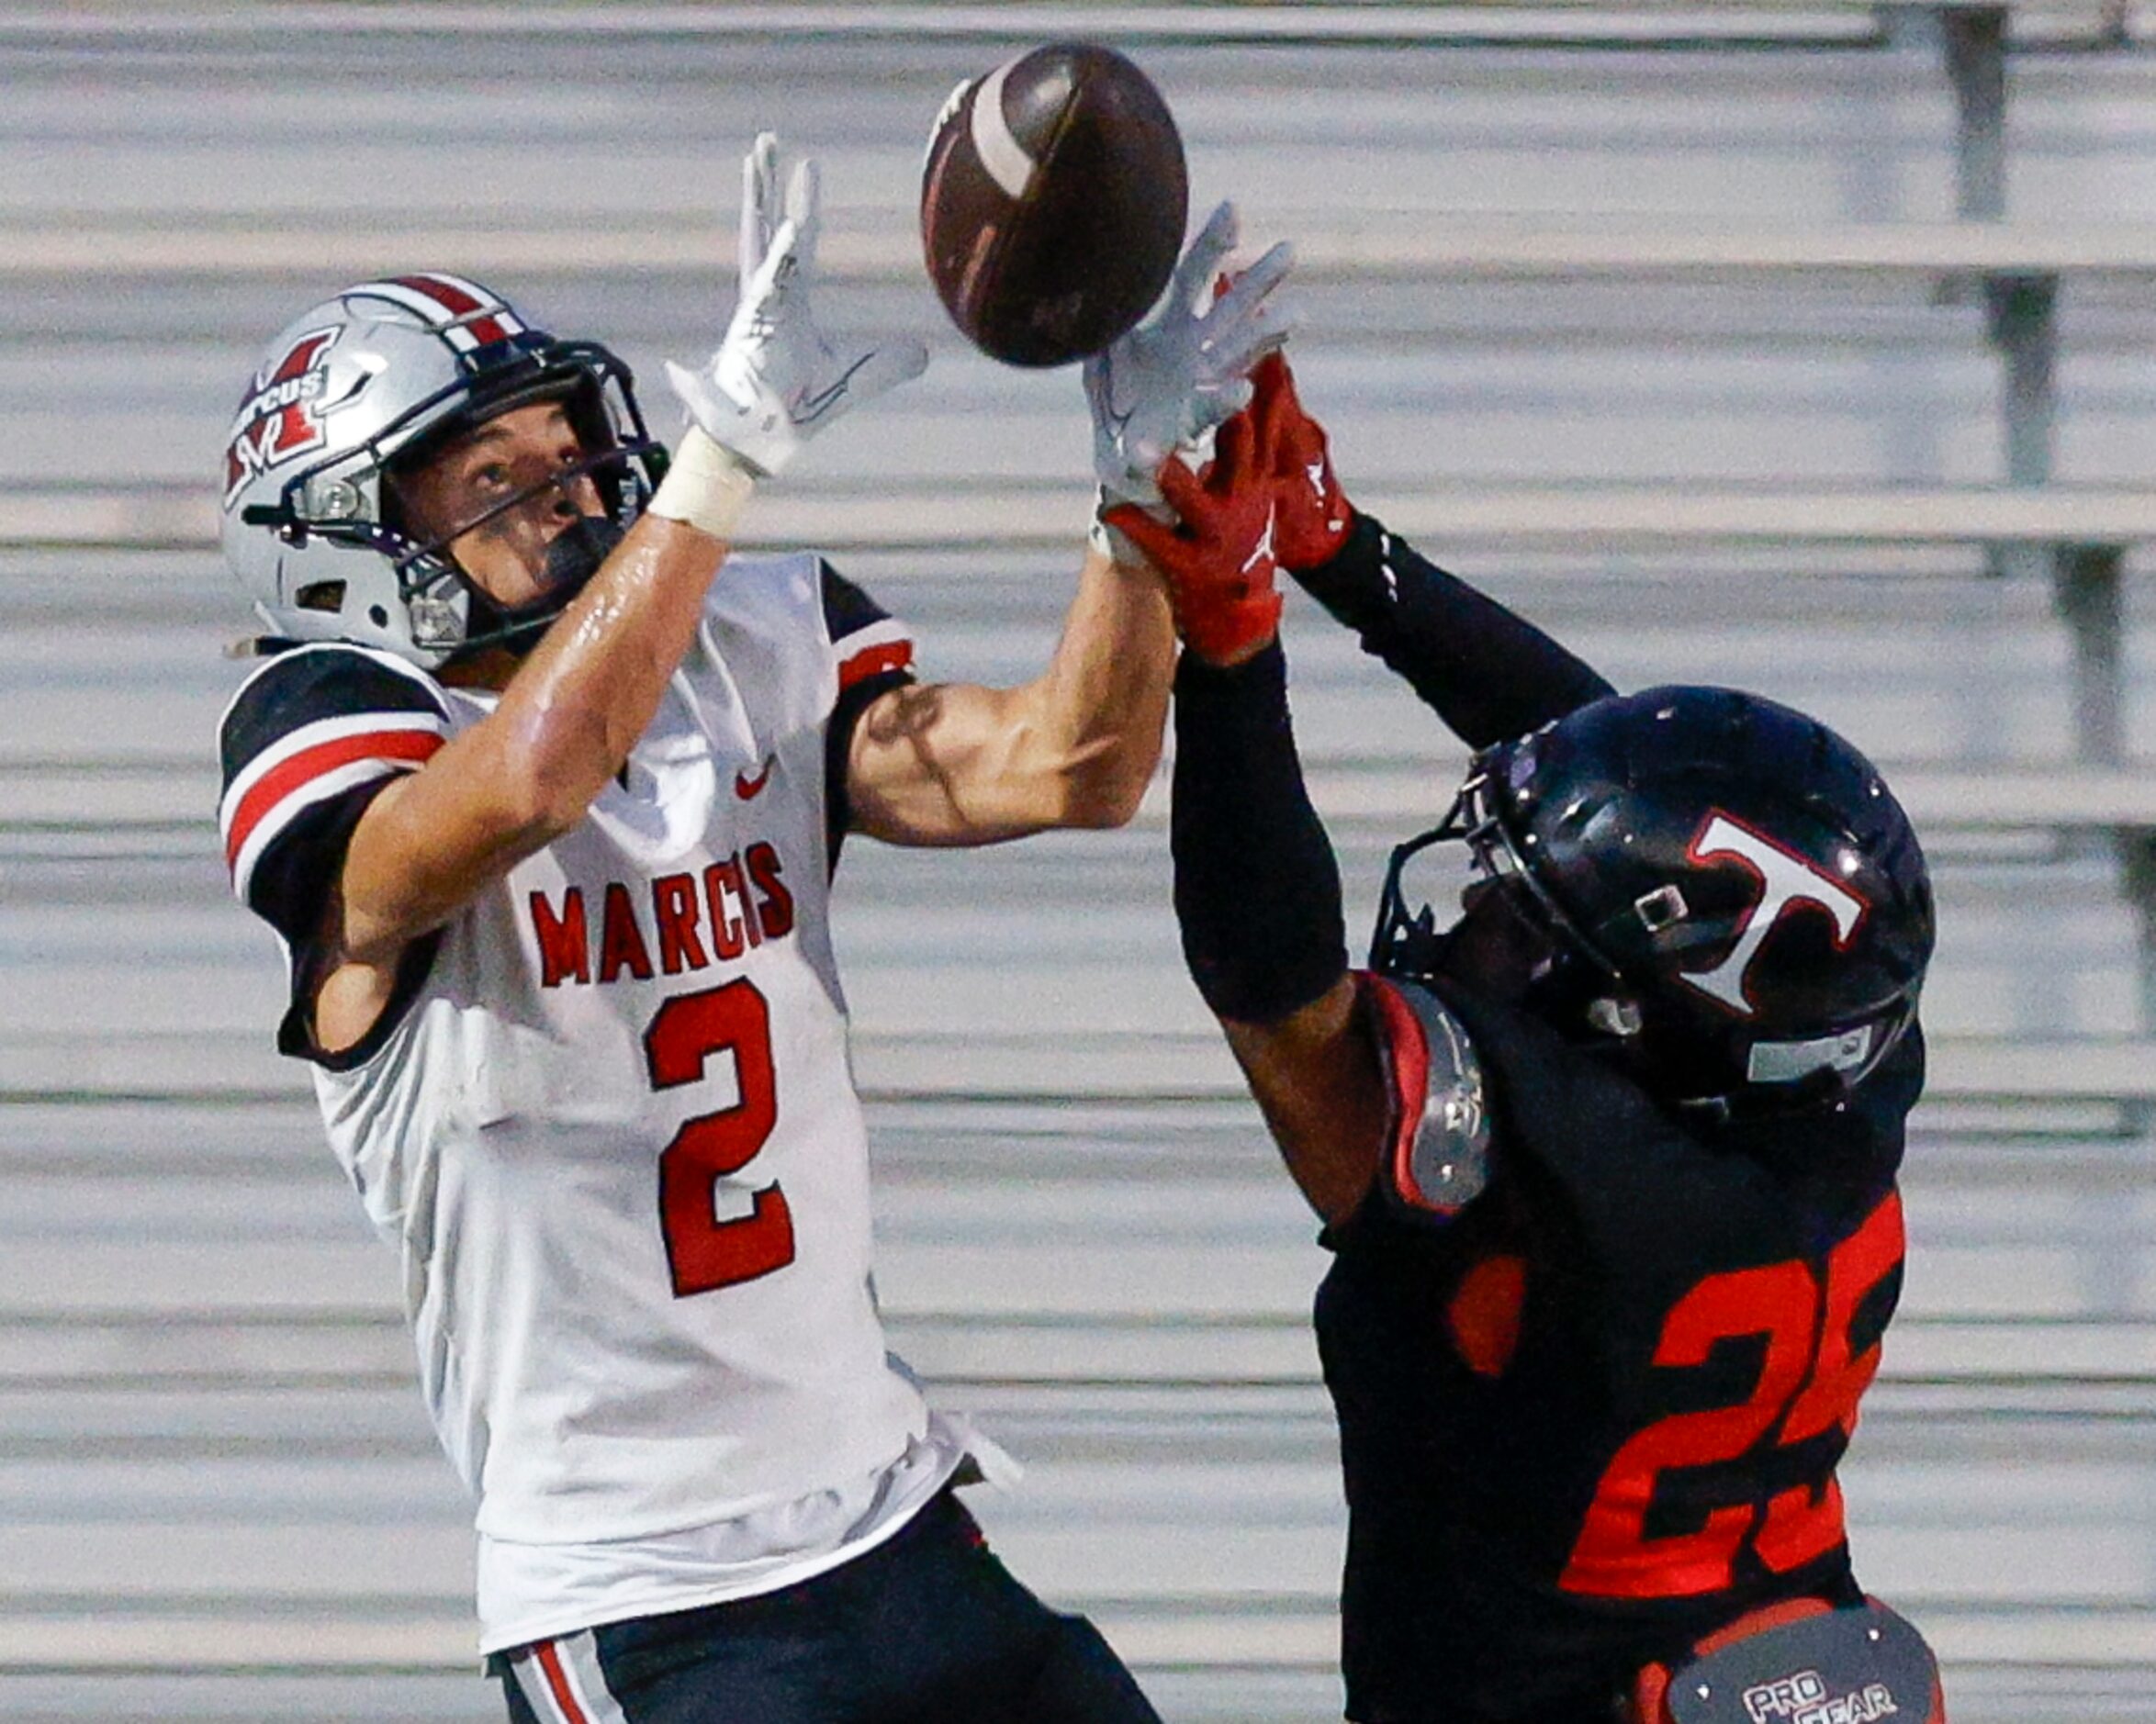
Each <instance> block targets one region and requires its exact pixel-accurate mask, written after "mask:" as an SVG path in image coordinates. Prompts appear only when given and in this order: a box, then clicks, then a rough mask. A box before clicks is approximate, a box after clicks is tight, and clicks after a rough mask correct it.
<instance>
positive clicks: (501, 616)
mask: <svg viewBox="0 0 2156 1724" xmlns="http://www.w3.org/2000/svg"><path fill="white" fill-rule="evenodd" d="M624 536H625V535H624V534H623V531H622V529H621V528H619V527H617V526H616V525H614V523H613V522H612V521H608V520H605V519H604V518H602V517H601V516H598V515H579V516H578V517H577V519H576V520H575V521H571V522H570V523H569V524H568V525H567V527H565V528H564V529H563V530H562V531H561V532H559V533H558V534H556V537H555V540H554V543H552V544H550V545H548V546H547V547H546V566H545V569H544V570H543V571H542V572H541V574H540V577H539V583H540V584H539V590H538V591H537V592H536V593H534V594H533V596H532V597H531V598H529V599H525V600H524V602H523V603H522V604H521V605H502V604H497V603H496V602H495V601H494V600H493V599H489V598H488V596H487V595H486V594H485V593H483V592H481V591H480V590H479V588H477V587H473V588H471V603H470V608H469V610H468V612H467V617H468V621H467V622H466V644H465V647H464V650H465V651H466V652H471V651H473V650H474V649H476V648H477V647H482V646H500V647H504V648H506V649H507V650H508V651H510V652H511V653H513V654H515V655H517V656H518V657H519V658H522V656H523V655H525V654H527V653H529V652H530V651H531V650H532V649H533V647H534V646H536V645H538V644H539V640H540V637H541V636H542V635H544V634H545V633H546V627H547V624H549V623H550V622H552V621H554V620H555V618H556V617H558V616H559V615H561V613H562V612H563V611H564V610H567V609H568V607H569V602H570V601H571V600H572V599H575V598H576V596H577V595H578V593H580V592H582V591H583V590H584V588H586V587H587V586H589V585H590V580H591V577H593V576H594V575H596V574H598V573H599V565H601V564H602V563H604V562H605V561H606V559H607V558H608V557H609V556H611V555H612V554H613V549H614V547H615V546H616V545H618V544H620V543H621V542H622V540H623V537H624Z"/></svg>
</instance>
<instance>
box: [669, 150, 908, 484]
mask: <svg viewBox="0 0 2156 1724" xmlns="http://www.w3.org/2000/svg"><path fill="white" fill-rule="evenodd" d="M741 181H742V185H741V243H740V272H741V297H740V300H739V302H738V303H737V304H736V307H735V308H734V320H733V321H732V322H731V323H729V324H728V325H727V326H726V336H725V339H724V341H721V342H720V343H719V347H718V351H717V352H716V353H713V355H712V356H711V358H710V359H709V360H708V361H707V362H706V363H705V364H704V365H703V367H702V369H701V370H698V371H691V370H690V369H689V368H688V367H687V366H686V365H677V364H671V363H669V364H668V366H667V381H668V383H670V384H671V385H672V386H673V388H674V393H675V394H676V395H678V396H679V397H681V404H682V405H683V406H684V407H686V408H687V409H689V417H690V418H691V420H694V421H695V424H696V426H697V429H698V430H700V431H702V432H703V434H704V435H705V436H707V437H709V438H710V439H711V440H712V441H713V442H715V443H717V444H718V445H719V446H720V447H721V448H723V449H726V450H729V451H731V452H732V453H733V454H734V455H735V456H736V457H737V458H738V459H739V460H740V461H741V462H742V463H743V464H745V465H747V467H748V468H749V469H750V471H751V472H753V473H755V474H756V475H758V476H761V477H768V476H770V475H772V474H775V473H778V472H780V471H781V470H783V469H784V467H785V466H786V465H787V464H788V463H789V462H791V461H792V459H793V457H794V456H795V455H796V454H797V453H800V450H801V446H802V444H803V443H805V442H808V440H809V439H810V438H811V437H813V436H814V435H815V434H816V432H818V431H821V430H823V428H824V427H825V426H826V425H828V424H830V423H831V421H832V420H835V419H837V418H838V417H839V416H840V415H841V414H842V413H844V412H845V411H846V410H847V409H848V408H851V407H853V406H855V405H856V404H857V403H859V402H862V401H867V400H870V399H872V398H873V397H876V396H879V395H881V394H882V393H883V392H884V391H885V390H886V389H891V388H895V387H896V386H898V385H899V384H902V383H904V382H905V381H906V380H907V379H908V378H912V377H917V376H919V375H921V373H922V372H924V371H925V370H926V369H927V366H928V350H927V349H926V347H924V346H923V345H922V344H921V343H920V342H919V341H891V342H887V343H885V344H884V345H883V346H881V347H871V348H868V349H866V350H864V351H859V352H847V353H839V352H837V351H836V350H834V349H833V347H832V346H831V344H830V342H828V341H825V339H824V335H823V332H822V331H821V330H818V329H817V328H816V322H815V318H814V314H813V312H812V311H811V309H810V306H809V284H810V281H811V278H812V277H813V276H814V273H815V263H816V226H817V222H816V199H817V191H818V181H817V175H816V164H815V163H814V162H810V161H803V162H797V163H795V164H794V169H793V174H792V177H791V179H789V181H788V182H787V185H786V197H785V207H784V215H783V218H781V216H780V198H779V140H778V139H777V138H776V137H775V136H773V135H772V134H771V133H769V132H764V133H762V134H760V135H759V136H758V139H757V140H756V146H755V148H754V149H752V150H750V151H749V152H748V155H747V158H746V160H744V162H742V173H741Z"/></svg>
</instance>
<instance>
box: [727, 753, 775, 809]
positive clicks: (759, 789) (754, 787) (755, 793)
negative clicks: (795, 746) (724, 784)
mask: <svg viewBox="0 0 2156 1724" xmlns="http://www.w3.org/2000/svg"><path fill="white" fill-rule="evenodd" d="M778 758H779V756H776V755H766V756H764V764H763V770H762V771H760V772H758V774H757V775H756V777H754V778H750V777H749V776H748V774H747V773H746V772H736V774H735V775H734V794H735V795H736V796H738V797H739V798H740V799H741V800H743V801H745V802H748V801H754V800H756V799H757V798H758V797H759V796H761V795H762V794H763V792H764V786H765V785H767V784H769V782H770V781H771V767H772V765H773V763H774V762H776V761H777V760H778Z"/></svg>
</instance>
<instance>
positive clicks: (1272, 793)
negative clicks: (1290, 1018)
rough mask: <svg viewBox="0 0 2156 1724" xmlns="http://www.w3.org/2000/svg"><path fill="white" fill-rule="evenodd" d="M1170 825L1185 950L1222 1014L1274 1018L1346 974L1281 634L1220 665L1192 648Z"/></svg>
mask: <svg viewBox="0 0 2156 1724" xmlns="http://www.w3.org/2000/svg"><path fill="white" fill-rule="evenodd" d="M1168 830H1169V845H1170V848H1171V850H1172V851H1173V856H1174V860H1175V919H1176V921H1177V922H1178V923H1180V924H1182V929H1183V955H1184V958H1185V961H1186V962H1187V963H1188V964H1189V966H1190V974H1191V979H1192V980H1194V981H1196V983H1197V990H1198V992H1199V993H1200V994H1202V995H1203V996H1204V997H1205V1002H1206V1003H1207V1005H1209V1006H1210V1007H1212V1009H1213V1011H1214V1013H1216V1014H1217V1015H1218V1016H1220V1017H1223V1018H1229V1019H1231V1020H1233V1021H1235V1022H1237V1023H1242V1024H1264V1023H1271V1022H1275V1021H1276V1020H1278V1019H1280V1018H1284V1017H1286V1016H1287V1015H1288V1014H1289V1013H1292V1012H1295V1011H1297V1010H1298V1009H1299V1008H1301V1007H1303V1006H1306V1005H1308V1004H1309V1003H1310V1002H1312V1001H1314V1000H1317V999H1319V997H1320V996H1322V995H1323V994H1324V992H1325V991H1326V990H1327V989H1329V988H1331V986H1332V985H1333V984H1334V983H1335V982H1337V981H1338V980H1340V979H1341V977H1342V975H1344V974H1345V973H1346V971H1347V929H1346V925H1345V924H1344V922H1343V920H1342V913H1341V900H1340V868H1339V866H1338V865H1337V864H1336V863H1335V862H1334V861H1333V858H1332V846H1331V844H1330V843H1329V842H1328V841H1327V839H1326V836H1325V828H1324V827H1323V826H1322V825H1320V824H1319V820H1318V813H1317V811H1316V810H1315V809H1313V808H1312V807H1311V806H1310V799H1309V794H1308V791H1306V790H1305V789H1304V788H1303V773H1302V763H1301V762H1300V761H1299V760H1298V759H1297V756H1296V748H1295V733H1294V731H1293V730H1292V729H1291V728H1290V726H1289V722H1288V712H1287V661H1286V657H1285V656H1284V655H1282V653H1281V650H1280V643H1279V642H1278V641H1275V642H1273V643H1271V644H1269V645H1267V646H1266V647H1265V648H1264V649H1263V651H1261V652H1259V653H1258V654H1257V655H1255V656H1253V657H1252V658H1249V659H1247V660H1245V661H1244V662H1243V663H1242V664H1240V665H1235V666H1226V667H1222V666H1217V665H1208V664H1207V663H1206V662H1205V660H1203V659H1201V658H1199V657H1198V656H1197V655H1196V654H1195V653H1185V654H1184V655H1183V661H1182V663H1181V665H1180V666H1178V667H1177V669H1176V672H1175V785H1174V800H1173V806H1172V811H1171V812H1170V816H1169V823H1168Z"/></svg>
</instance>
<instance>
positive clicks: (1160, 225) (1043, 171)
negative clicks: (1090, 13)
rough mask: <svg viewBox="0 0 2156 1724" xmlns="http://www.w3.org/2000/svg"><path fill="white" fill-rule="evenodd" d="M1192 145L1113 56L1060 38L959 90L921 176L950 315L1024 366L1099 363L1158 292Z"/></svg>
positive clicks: (928, 241) (1178, 225) (1177, 224)
mask: <svg viewBox="0 0 2156 1724" xmlns="http://www.w3.org/2000/svg"><path fill="white" fill-rule="evenodd" d="M1189 205H1190V184H1189V178H1188V175H1187V174H1186V173H1185V168H1184V162H1183V140H1182V138H1181V137H1180V136H1179V135H1178V134H1177V132H1176V130H1175V121H1174V118H1173V116H1172V115H1171V114H1170V113H1169V112H1168V105H1167V103H1166V102H1164V101H1162V99H1161V93H1160V92H1159V91H1158V90H1156V89H1155V88H1154V87H1153V84H1152V81H1151V79H1149V78H1148V77H1147V76H1146V75H1145V73H1142V72H1140V70H1139V69H1138V68H1137V67H1136V66H1135V65H1133V64H1131V62H1129V61H1128V60H1126V59H1125V58H1124V57H1123V56H1122V55H1121V54H1118V53H1117V52H1116V51H1115V50H1112V49H1107V48H1100V47H1095V46H1093V45H1091V44H1088V43H1082V42H1054V43H1050V45H1049V46H1048V47H1045V48H1036V49H1033V50H1030V51H1028V52H1027V53H1023V54H1020V55H1019V56H1018V57H1017V58H1016V59H1015V60H1011V61H1006V62H1005V63H1004V64H1002V65H1000V66H998V67H997V68H996V69H995V70H994V72H991V73H988V74H987V75H986V76H985V77H981V78H976V79H974V80H973V81H972V82H971V84H961V85H960V87H959V88H958V89H957V90H956V91H954V92H953V93H952V95H951V98H950V100H949V102H947V103H945V104H944V108H943V112H942V113H941V114H940V115H939V116H938V118H937V121H936V129H935V132H934V134H933V135H932V136H931V137H930V139H929V140H928V161H927V166H926V171H925V172H924V174H923V175H922V178H921V242H922V245H923V247H924V249H925V250H926V254H927V260H928V275H929V278H930V279H931V280H932V281H934V282H935V284H936V291H937V293H938V295H940V296H941V297H942V299H943V303H944V307H945V308H946V309H948V310H949V313H950V315H951V319H952V321H954V322H955V323H957V325H958V326H959V328H960V330H964V331H965V333H966V335H967V337H968V338H969V339H970V340H971V341H972V342H973V343H974V345H975V346H977V347H979V348H980V349H981V350H982V351H983V353H987V354H989V355H990V356H992V357H993V358H996V359H1000V360H1004V361H1005V362H1006V363H1008V364H1014V365H1061V364H1065V363H1066V362H1068V361H1070V360H1073V359H1082V358H1084V356H1085V355H1087V354H1088V353H1098V352H1099V351H1100V350H1101V349H1102V348H1104V347H1106V346H1107V345H1108V343H1109V342H1111V341H1114V340H1115V339H1116V338H1117V336H1119V335H1121V334H1122V333H1123V332H1124V331H1125V330H1128V329H1129V328H1130V327H1131V326H1132V325H1133V324H1135V323H1136V322H1137V321H1138V320H1139V319H1140V318H1142V317H1143V316H1144V315H1145V314H1146V311H1147V310H1148V309H1149V308H1151V305H1152V303H1153V301H1154V300H1155V299H1157V298H1159V297H1160V294H1161V289H1162V288H1163V287H1165V286H1166V285H1167V284H1168V277H1169V276H1170V275H1171V274H1173V272H1174V268H1175V257H1176V253H1177V252H1178V251H1180V249H1181V248H1182V244H1183V227H1184V222H1185V218H1187V216H1188V214H1189Z"/></svg>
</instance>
